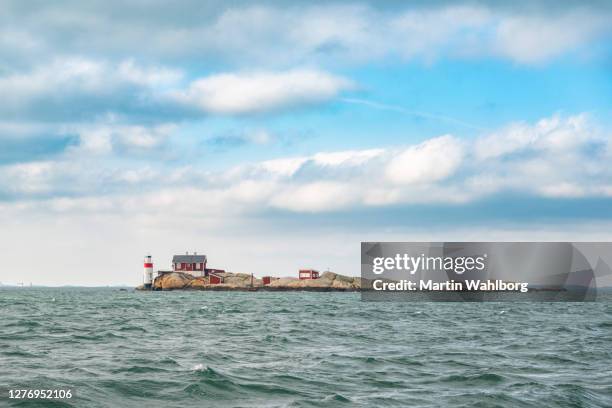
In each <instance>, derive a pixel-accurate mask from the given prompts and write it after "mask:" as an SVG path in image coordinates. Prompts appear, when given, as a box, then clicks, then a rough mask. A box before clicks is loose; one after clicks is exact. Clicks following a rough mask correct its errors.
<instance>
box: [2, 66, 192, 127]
mask: <svg viewBox="0 0 612 408" xmlns="http://www.w3.org/2000/svg"><path fill="white" fill-rule="evenodd" d="M182 75H183V74H182V72H181V71H180V70H176V69H169V68H167V67H157V66H152V67H151V66H149V67H142V66H138V65H136V64H134V62H133V61H131V60H126V61H122V62H118V63H114V62H110V61H106V60H97V59H88V58H83V57H69V58H56V59H54V60H53V61H52V62H50V63H48V64H41V65H39V66H35V67H33V68H32V69H30V70H22V71H18V72H11V73H8V74H6V75H0V93H2V95H3V97H4V98H5V99H4V103H3V104H2V106H0V118H6V119H7V120H13V121H14V120H22V121H29V122H40V123H43V122H47V123H62V122H63V123H74V122H80V121H89V120H92V119H97V118H100V117H102V116H105V115H108V114H115V115H120V116H122V117H123V118H124V119H127V120H128V121H138V120H140V121H142V120H143V118H144V119H145V120H147V121H151V120H156V119H155V118H167V117H168V116H171V117H174V118H176V117H183V118H184V117H188V115H189V114H190V113H189V112H186V111H185V109H184V108H181V107H179V106H177V105H176V104H175V103H169V101H167V100H166V99H164V98H163V92H164V90H165V89H167V88H168V87H177V86H179V84H180V79H181V78H182Z"/></svg>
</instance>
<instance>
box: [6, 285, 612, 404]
mask: <svg viewBox="0 0 612 408" xmlns="http://www.w3.org/2000/svg"><path fill="white" fill-rule="evenodd" d="M14 389H27V390H36V389H63V390H67V389H69V390H71V395H72V398H70V399H63V400H35V399H30V400H22V399H19V400H17V399H10V398H9V391H10V390H14ZM0 390H1V392H2V395H0V406H10V407H13V406H14V407H22V406H23V407H30V406H32V407H37V406H40V407H147V408H151V407H342V406H346V407H537V408H541V407H612V294H603V295H600V296H599V297H598V300H597V301H595V302H584V303H535V302H534V303H530V302H524V303H508V302H505V303H495V302H486V303H469V302H466V303H442V302H440V303H434V302H363V301H361V298H360V295H359V294H358V293H338V292H335V293H312V292H181V291H178V292H137V291H134V290H132V289H129V290H125V289H123V290H121V289H118V288H99V289H98V288H14V289H8V288H3V289H0Z"/></svg>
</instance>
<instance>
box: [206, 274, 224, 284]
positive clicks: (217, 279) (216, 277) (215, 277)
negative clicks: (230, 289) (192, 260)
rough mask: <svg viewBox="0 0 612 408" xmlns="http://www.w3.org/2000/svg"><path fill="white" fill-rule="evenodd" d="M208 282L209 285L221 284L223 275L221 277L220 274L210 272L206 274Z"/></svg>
mask: <svg viewBox="0 0 612 408" xmlns="http://www.w3.org/2000/svg"><path fill="white" fill-rule="evenodd" d="M208 281H209V282H210V284H211V285H218V284H220V283H223V281H224V278H223V275H221V274H220V273H215V272H210V273H209V274H208Z"/></svg>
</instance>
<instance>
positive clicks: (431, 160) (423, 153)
mask: <svg viewBox="0 0 612 408" xmlns="http://www.w3.org/2000/svg"><path fill="white" fill-rule="evenodd" d="M462 159H463V148H462V146H461V143H460V142H459V140H457V139H456V138H454V137H453V136H450V135H446V136H441V137H437V138H434V139H430V140H428V141H426V142H423V143H421V144H420V145H417V146H412V147H409V148H407V149H405V150H404V151H402V152H400V153H399V154H397V155H396V156H395V157H394V158H393V159H392V160H391V161H390V162H389V164H388V165H387V167H386V170H385V174H386V176H387V178H388V179H389V180H391V181H392V182H393V183H396V184H427V183H431V182H434V181H439V180H442V179H444V178H446V177H448V176H450V175H452V174H453V173H454V172H455V171H456V170H457V168H458V167H459V166H460V165H461V161H462Z"/></svg>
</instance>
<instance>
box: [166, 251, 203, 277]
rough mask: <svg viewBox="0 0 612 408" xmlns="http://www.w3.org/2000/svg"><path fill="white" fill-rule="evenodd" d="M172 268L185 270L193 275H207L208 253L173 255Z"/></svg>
mask: <svg viewBox="0 0 612 408" xmlns="http://www.w3.org/2000/svg"><path fill="white" fill-rule="evenodd" d="M172 270H173V271H174V272H185V273H188V274H190V275H193V276H206V255H198V254H197V253H195V252H194V254H193V255H189V253H187V254H185V255H174V256H173V257H172Z"/></svg>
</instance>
